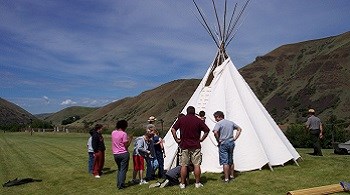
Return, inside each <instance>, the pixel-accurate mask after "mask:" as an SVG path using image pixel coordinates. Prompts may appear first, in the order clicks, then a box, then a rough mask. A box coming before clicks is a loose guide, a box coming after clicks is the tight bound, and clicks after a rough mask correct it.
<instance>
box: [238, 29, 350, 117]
mask: <svg viewBox="0 0 350 195" xmlns="http://www.w3.org/2000/svg"><path fill="white" fill-rule="evenodd" d="M349 51H350V32H347V33H344V34H342V35H339V36H334V37H328V38H324V39H319V40H313V41H306V42H301V43H296V44H290V45H284V46H281V47H279V48H277V49H275V50H273V51H271V52H270V53H268V54H266V55H264V56H259V57H257V58H256V60H255V61H254V62H253V63H251V64H249V65H247V66H245V67H243V68H242V69H241V70H240V73H241V74H242V76H243V77H244V78H245V79H246V81H247V83H248V84H249V85H250V86H251V88H252V89H253V91H254V92H255V93H256V95H257V96H258V98H259V99H260V100H261V101H262V102H263V104H264V105H265V107H266V108H267V110H268V111H269V113H270V114H271V115H272V117H273V118H274V119H275V120H276V121H277V122H279V123H291V122H300V121H304V120H305V112H306V110H307V109H308V108H310V107H313V108H315V109H316V111H317V114H320V116H321V117H322V118H324V119H327V118H328V117H329V116H330V115H332V114H334V115H336V116H337V118H339V119H345V120H349V119H350V86H349V78H350V52H349Z"/></svg>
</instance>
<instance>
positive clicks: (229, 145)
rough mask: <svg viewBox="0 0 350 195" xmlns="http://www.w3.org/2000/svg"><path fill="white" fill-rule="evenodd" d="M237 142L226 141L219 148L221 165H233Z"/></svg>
mask: <svg viewBox="0 0 350 195" xmlns="http://www.w3.org/2000/svg"><path fill="white" fill-rule="evenodd" d="M234 148H235V142H234V141H233V140H226V141H224V142H223V143H222V144H220V146H219V161H220V165H232V164H233V149H234Z"/></svg>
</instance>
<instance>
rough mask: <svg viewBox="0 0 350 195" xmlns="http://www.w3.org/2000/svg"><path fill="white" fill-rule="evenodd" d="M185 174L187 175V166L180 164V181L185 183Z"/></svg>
mask: <svg viewBox="0 0 350 195" xmlns="http://www.w3.org/2000/svg"><path fill="white" fill-rule="evenodd" d="M186 176H187V166H181V183H182V184H185V183H186Z"/></svg>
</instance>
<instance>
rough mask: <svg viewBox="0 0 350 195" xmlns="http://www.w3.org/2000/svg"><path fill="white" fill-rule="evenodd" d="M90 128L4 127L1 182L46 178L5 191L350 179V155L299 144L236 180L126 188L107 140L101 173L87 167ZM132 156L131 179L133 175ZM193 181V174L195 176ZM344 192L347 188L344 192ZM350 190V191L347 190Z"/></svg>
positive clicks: (273, 188) (267, 187) (282, 186)
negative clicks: (288, 159) (288, 158)
mask: <svg viewBox="0 0 350 195" xmlns="http://www.w3.org/2000/svg"><path fill="white" fill-rule="evenodd" d="M87 138H88V135H87V134H74V133H69V134H66V133H35V134H33V135H32V136H31V135H30V134H29V133H7V132H6V133H2V132H1V133H0V147H1V148H0V182H1V183H2V184H3V183H5V182H6V181H8V180H12V179H14V178H16V177H18V178H27V177H31V178H35V179H42V182H33V183H28V184H24V185H20V186H13V187H7V188H4V187H2V188H1V190H0V194H10V195H11V194H94V195H96V194H152V195H153V194H286V193H287V192H288V191H290V190H295V189H302V188H309V187H316V186H322V185H330V184H336V183H339V181H350V169H349V164H350V156H349V155H347V156H339V155H335V154H333V151H332V150H323V152H324V155H325V156H324V157H314V156H310V155H307V154H306V153H307V152H310V151H311V149H298V152H299V153H300V155H301V156H302V157H303V160H300V161H299V165H300V166H297V165H295V164H294V163H290V164H287V165H285V166H284V167H282V166H281V167H275V168H274V171H270V170H269V169H267V168H264V169H263V170H260V171H251V172H243V173H239V174H238V177H237V178H236V180H235V181H234V182H231V183H229V184H224V183H223V182H222V181H221V179H220V178H221V174H214V173H204V174H202V182H203V184H204V187H203V188H200V189H195V188H194V185H193V184H191V185H190V186H188V187H187V188H186V189H184V190H180V189H179V188H178V186H173V187H167V188H164V189H160V188H158V189H154V188H153V189H149V188H148V185H142V186H140V185H135V186H131V187H128V188H126V189H124V190H118V189H117V188H116V181H115V177H116V173H115V170H116V165H115V162H114V160H113V156H112V154H111V150H110V137H109V136H106V135H105V141H106V146H107V151H106V163H105V167H106V168H109V170H107V171H106V174H104V175H102V177H101V179H95V178H93V177H92V176H91V175H89V174H88V173H87V152H86V141H87ZM131 174H132V162H130V166H129V171H128V175H127V180H130V179H131ZM190 182H191V183H193V182H194V180H193V175H191V176H190ZM340 194H342V193H340ZM343 194H346V193H343Z"/></svg>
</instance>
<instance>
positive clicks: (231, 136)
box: [171, 106, 242, 189]
mask: <svg viewBox="0 0 350 195" xmlns="http://www.w3.org/2000/svg"><path fill="white" fill-rule="evenodd" d="M186 112H187V114H186V115H185V116H182V117H179V118H178V120H177V121H176V122H175V124H174V125H173V127H172V129H171V132H172V135H173V137H174V139H175V141H176V142H177V143H178V144H179V148H180V149H181V159H180V166H181V170H180V177H181V182H180V184H179V187H180V188H181V189H184V188H185V187H186V177H187V174H188V167H189V166H190V165H193V172H194V177H195V187H196V188H200V187H202V186H203V184H202V183H201V182H200V176H201V168H200V165H201V162H202V154H201V142H203V141H204V140H205V138H206V137H207V136H208V134H209V132H210V129H209V128H208V126H207V125H206V124H205V116H204V115H205V113H204V112H202V111H201V112H200V115H201V116H200V117H197V116H196V114H195V113H196V112H195V108H194V107H193V106H189V107H187V108H186ZM213 115H214V118H215V121H216V122H217V123H216V124H215V126H214V129H213V130H212V131H213V133H214V136H215V138H216V141H217V143H218V148H219V162H220V165H222V166H223V171H224V177H225V178H224V181H225V182H229V181H230V179H233V178H234V167H233V166H234V165H233V149H234V147H235V141H236V140H237V139H238V137H239V136H240V134H241V131H242V129H241V128H240V127H239V126H238V125H236V124H235V123H234V122H232V121H229V120H226V119H225V116H224V113H223V112H222V111H217V112H215V113H214V114H213ZM177 130H180V137H178V136H177V134H176V131H177ZM234 130H237V133H234ZM201 132H203V134H202V133H201Z"/></svg>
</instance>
